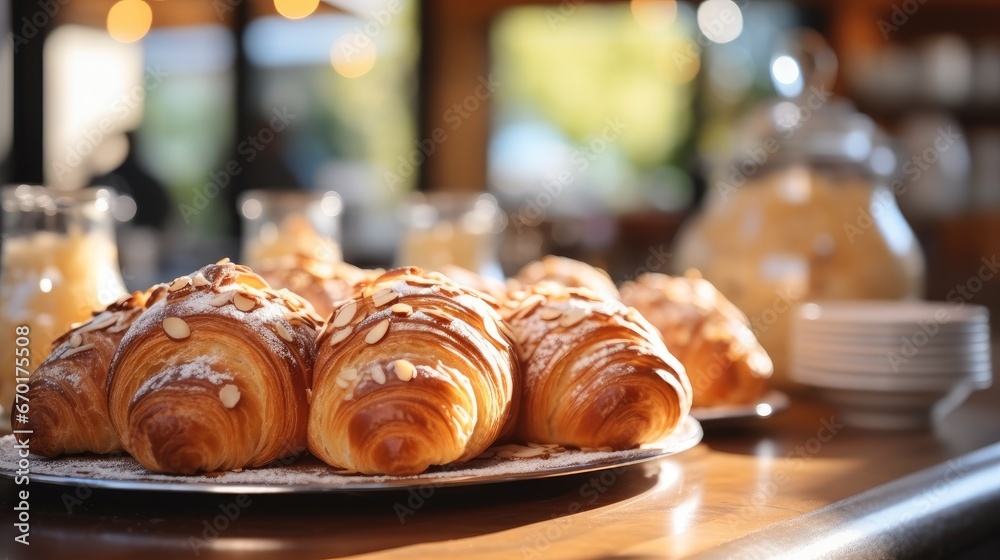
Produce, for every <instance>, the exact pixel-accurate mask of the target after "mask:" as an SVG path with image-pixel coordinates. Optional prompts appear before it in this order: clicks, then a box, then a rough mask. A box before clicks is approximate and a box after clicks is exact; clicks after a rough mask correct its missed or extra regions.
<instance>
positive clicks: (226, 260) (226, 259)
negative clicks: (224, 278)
mask: <svg viewBox="0 0 1000 560" xmlns="http://www.w3.org/2000/svg"><path fill="white" fill-rule="evenodd" d="M229 262H230V261H229V257H223V258H221V259H219V260H218V261H216V262H215V264H226V263H229Z"/></svg>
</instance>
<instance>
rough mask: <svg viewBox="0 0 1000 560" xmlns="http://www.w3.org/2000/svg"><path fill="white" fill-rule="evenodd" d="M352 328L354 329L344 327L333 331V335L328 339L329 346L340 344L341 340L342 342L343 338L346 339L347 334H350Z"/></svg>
mask: <svg viewBox="0 0 1000 560" xmlns="http://www.w3.org/2000/svg"><path fill="white" fill-rule="evenodd" d="M353 330H354V329H352V328H351V327H344V328H342V329H340V330H339V331H337V332H335V333H333V337H332V338H331V339H330V346H333V345H334V344H340V343H341V342H343V341H344V340H345V339H347V337H348V336H351V331H353Z"/></svg>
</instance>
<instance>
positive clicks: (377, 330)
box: [365, 319, 389, 344]
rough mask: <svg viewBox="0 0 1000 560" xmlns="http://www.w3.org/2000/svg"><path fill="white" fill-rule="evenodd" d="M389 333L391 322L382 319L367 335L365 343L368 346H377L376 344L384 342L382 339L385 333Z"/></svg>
mask: <svg viewBox="0 0 1000 560" xmlns="http://www.w3.org/2000/svg"><path fill="white" fill-rule="evenodd" d="M387 332H389V320H388V319H382V320H381V321H379V322H378V323H376V324H375V326H374V327H372V329H371V330H370V331H368V334H367V335H365V342H367V343H368V344H375V343H376V342H378V341H380V340H382V337H383V336H385V333H387Z"/></svg>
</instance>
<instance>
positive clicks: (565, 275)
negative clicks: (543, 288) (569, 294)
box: [514, 255, 621, 299]
mask: <svg viewBox="0 0 1000 560" xmlns="http://www.w3.org/2000/svg"><path fill="white" fill-rule="evenodd" d="M514 279H515V280H516V281H517V282H519V283H520V287H522V288H523V287H527V286H531V285H532V284H537V283H539V282H545V281H550V282H555V283H557V284H560V285H562V286H565V287H567V288H586V289H588V290H590V291H592V292H597V293H598V294H601V295H603V296H605V297H609V298H612V299H620V297H621V295H620V294H619V293H618V287H617V286H615V283H614V282H613V281H612V280H611V276H609V275H608V273H607V272H605V271H604V270H602V269H600V268H597V267H594V266H590V265H589V264H587V263H585V262H581V261H577V260H573V259H569V258H566V257H557V256H555V255H548V256H546V257H543V258H542V259H541V260H537V261H534V262H530V263H528V264H527V265H525V266H524V268H522V269H521V271H520V272H518V273H517V276H515V277H514Z"/></svg>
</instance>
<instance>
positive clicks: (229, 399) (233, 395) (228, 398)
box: [219, 383, 240, 408]
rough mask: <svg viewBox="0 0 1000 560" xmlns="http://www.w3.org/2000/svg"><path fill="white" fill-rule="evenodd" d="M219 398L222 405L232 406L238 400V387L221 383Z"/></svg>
mask: <svg viewBox="0 0 1000 560" xmlns="http://www.w3.org/2000/svg"><path fill="white" fill-rule="evenodd" d="M219 400H220V401H222V406H224V407H226V408H233V407H234V406H236V403H238V402H240V388H239V387H237V386H236V385H232V384H229V383H227V384H226V385H223V386H222V388H221V389H219Z"/></svg>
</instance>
